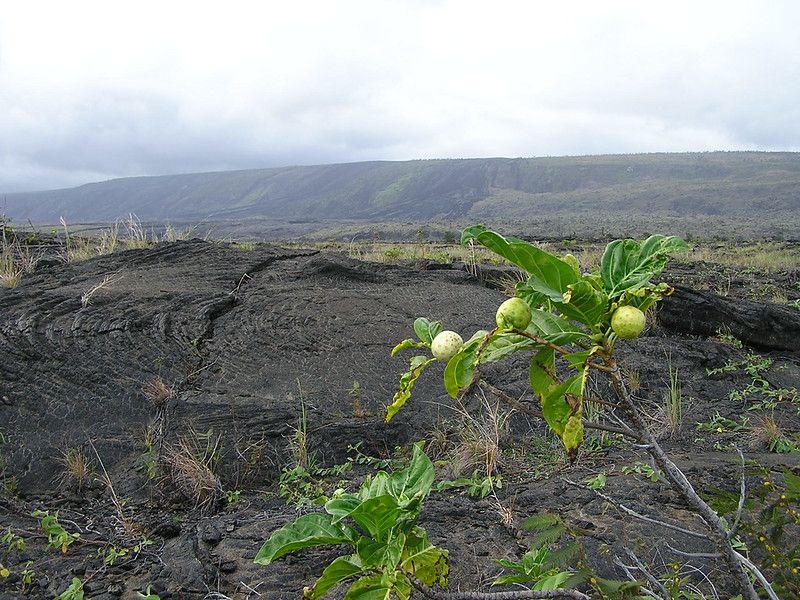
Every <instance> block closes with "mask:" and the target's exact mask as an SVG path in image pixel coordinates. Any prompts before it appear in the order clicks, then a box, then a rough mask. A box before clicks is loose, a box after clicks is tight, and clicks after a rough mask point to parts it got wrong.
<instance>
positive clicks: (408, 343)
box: [392, 338, 431, 356]
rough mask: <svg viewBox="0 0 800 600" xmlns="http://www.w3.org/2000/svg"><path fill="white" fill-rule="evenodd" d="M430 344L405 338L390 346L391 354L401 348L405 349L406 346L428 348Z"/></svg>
mask: <svg viewBox="0 0 800 600" xmlns="http://www.w3.org/2000/svg"><path fill="white" fill-rule="evenodd" d="M430 347H431V346H430V344H424V343H422V342H418V341H416V340H412V339H410V338H409V339H407V340H403V341H402V342H400V343H399V344H397V346H395V347H394V348H392V356H394V355H395V354H397V353H398V352H400V351H401V350H405V349H406V348H430Z"/></svg>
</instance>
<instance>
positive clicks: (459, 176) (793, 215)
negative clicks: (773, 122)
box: [2, 152, 800, 237]
mask: <svg viewBox="0 0 800 600" xmlns="http://www.w3.org/2000/svg"><path fill="white" fill-rule="evenodd" d="M799 209H800V154H798V153H760V152H759V153H757V152H714V153H682V154H631V155H607V156H585V157H558V158H516V159H507V158H490V159H462V160H420V161H407V162H364V163H349V164H335V165H321V166H304V167H286V168H274V169H258V170H247V171H230V172H218V173H196V174H185V175H167V176H158V177H132V178H125V179H114V180H111V181H105V182H101V183H93V184H88V185H83V186H80V187H76V188H71V189H63V190H51V191H44V192H30V193H20V194H8V195H6V196H5V197H4V207H3V208H2V210H3V211H4V212H6V213H7V214H8V215H9V216H11V217H12V218H13V219H14V221H16V222H18V223H20V222H25V221H27V220H31V221H33V222H34V223H55V222H58V220H59V218H60V217H64V218H65V219H67V220H68V221H70V222H97V221H113V220H114V219H117V218H119V217H121V216H124V215H127V214H128V213H135V214H136V215H138V216H139V218H141V219H142V220H146V221H162V222H163V221H165V220H173V221H175V220H183V221H190V222H191V221H194V222H197V221H221V222H222V221H228V222H230V221H245V222H247V221H252V220H254V219H275V220H287V221H297V220H302V221H309V222H328V223H330V222H337V221H338V222H342V221H347V222H349V223H353V222H355V223H359V222H361V223H378V222H381V223H387V222H408V221H413V222H423V221H434V222H435V221H437V220H438V221H447V222H455V221H459V222H460V221H463V222H474V221H484V222H498V221H499V219H498V216H500V215H502V218H503V220H505V221H506V222H507V223H508V222H511V223H517V224H520V223H538V224H540V225H546V226H548V227H551V228H553V227H555V228H559V227H561V228H562V229H563V230H564V235H567V234H569V233H570V230H571V229H572V230H575V231H576V232H577V233H579V234H584V233H586V231H585V230H586V229H587V227H588V228H589V229H591V230H594V231H595V232H599V231H602V232H603V233H625V232H624V231H622V232H620V231H619V226H620V216H621V215H625V216H626V217H627V218H626V220H625V222H624V224H625V226H627V227H632V226H633V225H634V224H636V223H641V224H642V225H643V226H644V227H645V228H647V227H646V226H647V224H650V226H653V225H654V224H655V223H659V224H662V223H665V222H666V223H672V224H677V225H679V227H678V229H680V230H682V231H684V232H687V233H690V234H696V233H699V234H702V233H708V232H709V231H711V230H715V231H717V233H720V234H722V235H724V236H726V237H727V236H730V235H734V234H735V233H737V232H741V231H742V230H747V231H748V232H750V233H751V234H752V235H753V236H764V235H776V236H787V235H788V236H789V237H792V235H795V236H796V233H795V234H793V233H792V232H796V231H798V228H797V227H796V225H797V218H798V217H797V215H798V214H799V212H800V211H799ZM693 227H694V228H696V229H697V232H693V231H691V229H692V228H693ZM570 228H571V229H570ZM662 228H663V226H662ZM634 229H637V228H636V227H634ZM631 233H634V232H633V231H632V232H631Z"/></svg>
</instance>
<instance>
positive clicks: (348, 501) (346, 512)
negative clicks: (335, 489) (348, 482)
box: [325, 494, 364, 523]
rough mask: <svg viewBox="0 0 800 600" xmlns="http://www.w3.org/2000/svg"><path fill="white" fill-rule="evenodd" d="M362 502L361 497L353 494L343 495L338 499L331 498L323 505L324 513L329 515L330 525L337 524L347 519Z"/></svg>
mask: <svg viewBox="0 0 800 600" xmlns="http://www.w3.org/2000/svg"><path fill="white" fill-rule="evenodd" d="M363 501H364V498H363V497H359V496H356V495H354V494H345V495H344V496H340V497H339V498H331V499H330V500H328V501H327V502H326V503H325V512H327V513H328V514H329V515H331V516H332V517H333V518H332V519H331V523H338V522H339V521H341V520H342V519H344V518H346V517H349V516H350V513H351V512H353V511H354V510H355V509H356V508H358V505H359V504H361V503H362V502H363Z"/></svg>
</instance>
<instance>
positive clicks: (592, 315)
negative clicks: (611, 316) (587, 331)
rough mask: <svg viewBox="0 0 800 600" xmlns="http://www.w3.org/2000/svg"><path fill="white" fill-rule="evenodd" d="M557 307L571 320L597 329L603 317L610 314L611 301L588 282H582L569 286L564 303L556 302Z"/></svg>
mask: <svg viewBox="0 0 800 600" xmlns="http://www.w3.org/2000/svg"><path fill="white" fill-rule="evenodd" d="M555 305H556V308H558V310H559V311H560V312H561V313H562V314H564V315H566V316H567V317H569V318H570V319H574V320H576V321H580V322H581V323H583V324H584V325H586V326H587V327H589V328H591V329H595V328H596V325H597V324H598V323H600V321H601V320H602V317H603V315H604V314H605V313H607V312H608V309H609V300H608V296H606V294H605V293H603V292H601V291H598V290H596V289H595V288H594V287H593V286H592V284H591V283H589V282H588V281H585V280H581V281H578V282H576V283H573V284H572V285H570V286H568V289H567V291H566V292H565V293H564V297H563V301H562V302H556V303H555Z"/></svg>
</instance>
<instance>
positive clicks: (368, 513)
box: [350, 494, 403, 541]
mask: <svg viewBox="0 0 800 600" xmlns="http://www.w3.org/2000/svg"><path fill="white" fill-rule="evenodd" d="M402 515H403V511H402V510H400V507H399V506H398V504H397V500H395V499H394V498H392V497H391V496H389V495H388V494H387V495H385V496H377V497H375V498H369V499H367V500H364V501H363V502H362V503H361V504H359V505H358V506H356V507H355V508H354V509H353V510H352V511H350V518H351V519H353V520H354V521H355V522H356V523H358V525H359V527H361V528H362V529H363V530H364V531H366V532H367V533H368V534H369V535H370V536H371V537H372V538H373V539H375V540H378V541H385V540H386V538H387V535H388V534H389V532H390V531H392V529H393V528H394V526H395V525H397V521H398V520H399V519H400V517H401V516H402Z"/></svg>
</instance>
